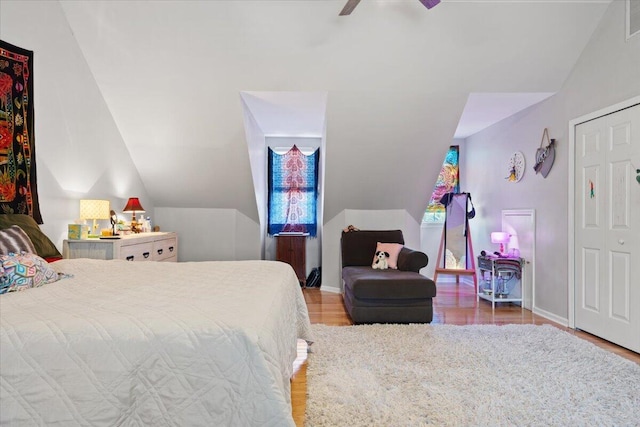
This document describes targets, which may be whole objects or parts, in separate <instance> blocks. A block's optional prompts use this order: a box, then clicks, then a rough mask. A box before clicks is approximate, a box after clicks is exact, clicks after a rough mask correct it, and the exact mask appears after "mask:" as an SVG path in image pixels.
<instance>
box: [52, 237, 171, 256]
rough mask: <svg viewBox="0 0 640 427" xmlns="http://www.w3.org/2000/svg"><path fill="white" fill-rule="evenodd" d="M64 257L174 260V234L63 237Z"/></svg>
mask: <svg viewBox="0 0 640 427" xmlns="http://www.w3.org/2000/svg"><path fill="white" fill-rule="evenodd" d="M62 255H63V256H64V258H91V259H124V260H127V261H169V262H176V261H178V236H177V234H176V233H165V232H153V233H139V234H129V235H126V236H120V238H119V239H83V240H65V241H64V242H63V244H62Z"/></svg>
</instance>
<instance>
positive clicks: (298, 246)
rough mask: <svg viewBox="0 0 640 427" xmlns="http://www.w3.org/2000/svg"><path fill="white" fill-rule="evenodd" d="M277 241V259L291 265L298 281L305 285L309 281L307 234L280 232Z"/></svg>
mask: <svg viewBox="0 0 640 427" xmlns="http://www.w3.org/2000/svg"><path fill="white" fill-rule="evenodd" d="M276 242H277V243H276V260H277V261H282V262H286V263H287V264H289V265H291V267H293V270H294V271H295V272H296V276H298V281H299V282H300V283H301V284H302V285H303V286H305V285H306V283H307V276H306V269H307V257H306V247H307V235H306V234H284V233H283V234H278V235H276Z"/></svg>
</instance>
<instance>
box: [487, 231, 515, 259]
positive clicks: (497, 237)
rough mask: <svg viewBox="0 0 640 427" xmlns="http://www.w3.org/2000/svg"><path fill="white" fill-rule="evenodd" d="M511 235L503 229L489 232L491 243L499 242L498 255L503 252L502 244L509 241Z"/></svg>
mask: <svg viewBox="0 0 640 427" xmlns="http://www.w3.org/2000/svg"><path fill="white" fill-rule="evenodd" d="M510 238H511V235H510V234H509V233H506V232H504V231H494V232H492V233H491V243H500V255H504V254H505V250H504V244H505V243H509V239H510Z"/></svg>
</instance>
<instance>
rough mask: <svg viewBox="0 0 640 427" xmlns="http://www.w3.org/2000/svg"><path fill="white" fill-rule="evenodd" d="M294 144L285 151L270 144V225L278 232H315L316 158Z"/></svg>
mask: <svg viewBox="0 0 640 427" xmlns="http://www.w3.org/2000/svg"><path fill="white" fill-rule="evenodd" d="M319 153H320V150H319V149H318V150H316V151H315V152H313V153H312V154H310V155H308V156H307V155H305V154H304V153H302V152H301V151H300V150H299V149H298V147H296V146H295V145H294V146H293V147H292V148H291V150H289V151H287V152H286V153H284V154H277V153H276V152H275V151H273V150H272V149H271V148H269V170H268V174H269V202H268V210H269V215H268V216H269V227H268V233H269V234H270V235H274V234H278V233H309V235H310V236H312V237H313V236H315V235H316V234H317V228H318V221H317V201H318V160H319V158H320V155H319Z"/></svg>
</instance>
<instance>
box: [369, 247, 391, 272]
mask: <svg viewBox="0 0 640 427" xmlns="http://www.w3.org/2000/svg"><path fill="white" fill-rule="evenodd" d="M388 258H389V252H383V251H378V252H376V260H375V261H374V263H373V265H371V267H373V268H377V269H379V270H386V269H387V268H389V262H388V261H387V259H388Z"/></svg>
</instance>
